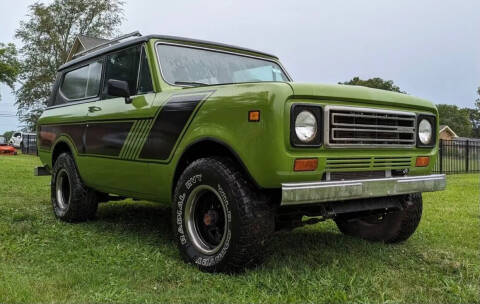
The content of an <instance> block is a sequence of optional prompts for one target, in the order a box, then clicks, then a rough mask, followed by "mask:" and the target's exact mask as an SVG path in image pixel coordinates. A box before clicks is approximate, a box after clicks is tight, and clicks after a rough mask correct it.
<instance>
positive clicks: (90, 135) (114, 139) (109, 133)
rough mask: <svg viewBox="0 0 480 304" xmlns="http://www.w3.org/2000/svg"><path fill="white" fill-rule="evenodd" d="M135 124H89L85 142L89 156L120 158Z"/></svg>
mask: <svg viewBox="0 0 480 304" xmlns="http://www.w3.org/2000/svg"><path fill="white" fill-rule="evenodd" d="M132 125H133V122H116V123H89V124H88V126H87V130H86V132H87V134H86V140H85V144H86V145H85V148H86V151H85V152H86V153H87V154H99V155H108V156H118V155H119V154H120V151H121V150H122V147H123V144H124V142H125V140H126V139H127V135H128V132H130V130H131V128H132Z"/></svg>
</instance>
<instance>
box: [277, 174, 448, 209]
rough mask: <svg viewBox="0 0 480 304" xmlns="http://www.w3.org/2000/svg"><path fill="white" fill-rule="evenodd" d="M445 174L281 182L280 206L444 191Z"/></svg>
mask: <svg viewBox="0 0 480 304" xmlns="http://www.w3.org/2000/svg"><path fill="white" fill-rule="evenodd" d="M446 185H447V181H446V178H445V174H432V175H422V176H404V177H389V178H378V179H362V180H346V181H328V182H307V183H286V184H282V202H281V206H290V205H304V204H315V203H323V202H332V201H343V200H351V199H359V198H369V197H382V196H394V195H402V194H410V193H417V192H432V191H440V190H444V189H445V187H446Z"/></svg>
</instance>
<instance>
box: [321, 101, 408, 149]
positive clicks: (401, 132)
mask: <svg viewBox="0 0 480 304" xmlns="http://www.w3.org/2000/svg"><path fill="white" fill-rule="evenodd" d="M325 112H326V113H325V114H326V115H325V117H326V119H325V130H326V132H328V134H325V135H327V136H325V138H326V141H327V145H328V146H332V147H375V146H376V147H413V146H414V145H415V120H416V119H415V118H416V116H415V114H414V113H409V112H397V111H384V110H375V109H367V108H353V107H326V109H325Z"/></svg>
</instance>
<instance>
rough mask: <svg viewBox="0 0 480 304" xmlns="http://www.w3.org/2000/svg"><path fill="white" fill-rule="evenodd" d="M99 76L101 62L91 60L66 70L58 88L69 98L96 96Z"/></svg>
mask: <svg viewBox="0 0 480 304" xmlns="http://www.w3.org/2000/svg"><path fill="white" fill-rule="evenodd" d="M101 77H102V62H100V61H96V62H92V63H90V64H89V65H86V66H83V67H81V68H78V69H75V70H72V71H69V72H67V73H66V74H65V76H64V77H63V83H62V86H61V88H60V90H61V92H62V94H63V95H64V96H65V97H66V98H67V99H69V100H76V99H83V98H89V97H96V96H98V93H99V89H100V79H101Z"/></svg>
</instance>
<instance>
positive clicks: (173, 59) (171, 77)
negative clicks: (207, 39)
mask: <svg viewBox="0 0 480 304" xmlns="http://www.w3.org/2000/svg"><path fill="white" fill-rule="evenodd" d="M157 52H158V57H159V60H160V66H161V68H162V74H163V77H164V79H165V81H166V82H168V83H170V84H180V85H181V84H186V85H188V84H191V85H195V84H198V85H202V84H206V85H212V84H222V83H241V82H261V81H289V79H288V77H287V76H286V75H285V73H284V72H283V70H282V69H281V68H280V66H279V65H278V64H277V63H275V62H272V61H269V60H263V59H257V58H251V57H245V56H242V55H236V54H229V53H222V52H220V51H213V50H204V49H196V48H191V47H183V46H174V45H168V44H158V45H157Z"/></svg>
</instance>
